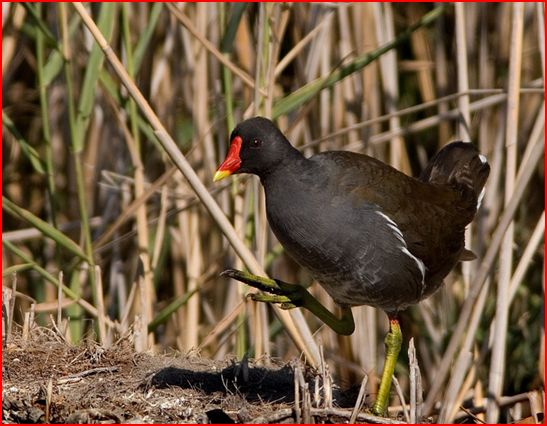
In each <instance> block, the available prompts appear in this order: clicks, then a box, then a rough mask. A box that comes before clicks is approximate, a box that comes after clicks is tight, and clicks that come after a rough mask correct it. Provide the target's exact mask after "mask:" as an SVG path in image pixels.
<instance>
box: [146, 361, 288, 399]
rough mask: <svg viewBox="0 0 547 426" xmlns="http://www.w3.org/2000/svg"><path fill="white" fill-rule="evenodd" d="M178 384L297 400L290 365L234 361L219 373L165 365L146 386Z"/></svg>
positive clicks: (258, 396) (254, 395) (207, 391)
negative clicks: (247, 364)
mask: <svg viewBox="0 0 547 426" xmlns="http://www.w3.org/2000/svg"><path fill="white" fill-rule="evenodd" d="M172 386H178V387H180V388H183V389H196V390H200V391H202V392H204V393H205V394H211V393H213V392H221V393H239V394H242V395H244V396H245V398H246V399H247V401H250V402H253V401H261V402H285V403H290V402H293V401H294V373H293V369H292V368H291V367H290V366H284V367H282V368H280V369H276V370H272V369H266V368H262V367H256V366H253V367H251V366H247V367H245V366H242V365H231V366H229V367H227V368H225V369H223V370H222V371H220V372H218V373H213V372H210V371H193V370H188V369H184V368H177V367H166V368H162V369H161V370H159V371H157V372H155V373H154V374H152V375H151V376H150V377H148V378H147V380H146V381H145V382H144V383H143V387H145V388H150V387H155V388H168V387H172Z"/></svg>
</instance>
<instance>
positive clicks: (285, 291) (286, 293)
mask: <svg viewBox="0 0 547 426" xmlns="http://www.w3.org/2000/svg"><path fill="white" fill-rule="evenodd" d="M220 275H221V276H223V277H230V278H233V279H235V280H238V281H241V282H242V283H245V284H248V285H250V286H251V287H255V288H258V289H259V290H262V291H265V292H267V293H271V294H252V295H251V298H252V299H253V300H256V301H257V302H265V303H279V304H280V306H281V308H283V309H292V308H296V307H300V308H305V309H307V310H308V311H310V312H311V313H312V314H314V315H315V316H316V317H317V318H319V319H320V320H321V321H323V322H324V323H325V324H326V325H328V326H329V327H330V328H332V329H333V330H334V331H335V332H336V333H338V334H343V335H350V334H351V333H353V331H354V330H355V322H354V320H353V314H352V313H351V308H350V307H342V316H341V317H340V318H338V317H337V316H336V315H334V314H333V313H332V312H330V311H329V310H328V309H327V308H325V307H324V306H323V305H322V304H321V303H320V302H319V301H318V300H317V299H316V298H315V297H313V296H312V295H311V294H310V293H309V292H308V290H306V289H305V288H304V287H302V286H301V285H298V284H290V283H286V282H284V281H281V280H273V279H271V278H264V277H259V276H257V275H253V274H250V273H248V272H243V271H239V270H237V269H227V270H226V271H224V272H222V273H221V274H220Z"/></svg>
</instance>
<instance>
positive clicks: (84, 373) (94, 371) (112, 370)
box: [57, 365, 120, 385]
mask: <svg viewBox="0 0 547 426" xmlns="http://www.w3.org/2000/svg"><path fill="white" fill-rule="evenodd" d="M119 369H120V368H119V367H118V366H115V365H114V366H112V367H96V368H91V369H89V370H84V371H81V372H79V373H75V374H71V375H69V376H65V377H61V378H60V379H58V380H57V384H59V385H61V384H64V383H71V382H77V381H79V380H81V379H82V378H84V377H87V376H91V375H92V374H100V373H115V372H116V371H118V370H119Z"/></svg>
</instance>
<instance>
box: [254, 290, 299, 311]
mask: <svg viewBox="0 0 547 426" xmlns="http://www.w3.org/2000/svg"><path fill="white" fill-rule="evenodd" d="M250 297H251V299H252V300H254V301H255V302H264V303H279V305H280V308H281V309H294V308H298V307H300V306H302V303H301V302H300V301H297V300H296V298H291V297H289V296H280V295H272V294H258V293H253V294H251V295H250Z"/></svg>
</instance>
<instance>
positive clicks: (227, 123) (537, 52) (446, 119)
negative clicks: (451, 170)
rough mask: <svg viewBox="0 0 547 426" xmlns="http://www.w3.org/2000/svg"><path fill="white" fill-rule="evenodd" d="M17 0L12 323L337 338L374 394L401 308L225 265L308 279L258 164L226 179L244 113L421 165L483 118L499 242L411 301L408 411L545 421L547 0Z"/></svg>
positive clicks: (479, 228) (304, 145) (150, 346)
mask: <svg viewBox="0 0 547 426" xmlns="http://www.w3.org/2000/svg"><path fill="white" fill-rule="evenodd" d="M2 7H3V18H2V29H3V40H2V52H3V54H2V75H3V78H2V89H3V104H2V123H3V132H2V137H3V144H2V147H3V149H2V151H3V162H2V170H3V180H2V193H3V197H2V207H3V224H4V226H3V232H2V243H3V253H2V266H3V286H2V288H3V296H4V305H5V306H6V307H7V310H6V313H7V327H8V330H11V329H12V328H13V327H15V324H19V325H20V326H22V327H23V331H25V330H27V332H28V329H29V328H30V327H32V326H33V324H37V325H40V326H48V327H53V328H55V329H56V330H57V332H58V333H60V334H61V335H63V336H64V338H65V339H66V340H67V341H69V342H71V343H74V344H76V343H78V342H80V341H82V340H85V339H95V340H97V341H99V342H100V343H101V344H102V345H104V346H110V345H112V343H113V342H114V341H116V339H117V338H118V337H119V336H126V335H130V336H131V338H132V341H133V342H134V347H135V349H136V350H137V351H155V352H163V351H166V350H168V349H177V350H180V351H182V352H188V351H197V352H199V353H200V354H201V356H203V357H207V358H212V359H224V358H225V357H226V356H227V354H236V355H237V356H238V357H239V358H243V357H244V356H250V357H252V358H255V359H257V360H259V361H260V362H263V363H268V359H269V358H270V357H275V358H280V359H284V360H291V359H294V358H302V359H305V360H306V361H307V362H308V363H310V364H312V365H316V366H319V365H323V364H322V362H321V360H322V359H323V358H324V361H325V363H326V364H327V365H328V367H329V369H330V371H331V372H332V373H333V375H334V377H335V379H334V380H335V382H336V383H338V385H339V386H342V387H344V386H348V387H349V386H351V385H358V384H359V383H363V384H364V388H366V394H367V395H368V396H369V397H373V396H374V394H375V392H376V387H377V384H378V375H379V372H380V368H381V362H382V359H383V335H384V333H385V332H386V330H387V320H386V318H385V314H384V313H383V312H380V311H377V310H375V309H372V308H369V307H359V308H354V314H355V317H356V324H357V327H356V332H355V333H354V334H353V335H352V336H350V337H341V336H338V335H336V334H335V333H334V332H332V331H331V330H330V329H328V328H327V327H325V326H322V325H321V324H320V323H319V322H318V321H317V319H316V318H315V317H312V316H310V315H308V314H307V313H306V312H300V311H299V310H294V311H289V312H287V311H282V310H280V309H279V308H277V307H274V306H266V305H264V304H257V303H254V302H252V301H250V300H248V299H246V298H245V295H246V294H247V292H248V291H249V289H247V288H244V287H243V285H241V284H238V283H236V282H228V281H226V280H225V279H223V278H220V277H219V273H220V272H221V271H222V270H224V269H225V268H227V267H236V268H243V267H245V268H247V269H248V270H249V271H251V272H253V273H257V274H268V275H270V276H272V277H276V278H280V279H283V280H285V281H288V282H299V283H302V284H309V283H311V278H310V277H309V275H307V273H306V272H305V271H304V270H302V269H301V268H300V267H298V265H296V264H295V263H294V262H293V261H292V260H291V259H290V258H288V257H287V256H286V255H285V254H284V253H283V250H282V248H281V246H280V245H279V243H278V242H277V241H276V240H275V237H274V236H273V234H272V233H271V231H270V229H269V227H268V224H267V220H266V214H265V204H264V195H263V192H262V188H261V186H260V185H259V183H258V181H257V179H256V178H254V177H248V176H237V177H234V178H232V179H231V180H230V181H228V182H226V183H224V182H222V183H219V184H213V183H212V176H213V174H214V171H215V170H216V167H217V166H218V165H219V164H220V162H221V161H222V159H223V158H224V156H225V154H226V150H227V146H228V135H229V133H230V131H231V129H232V128H233V127H234V125H235V124H237V123H238V122H239V121H241V120H242V119H244V118H247V117H251V116H254V115H263V116H268V117H272V118H274V119H276V121H277V123H278V125H279V126H280V128H281V129H282V130H283V131H284V132H285V133H286V134H287V136H288V138H289V139H290V140H291V141H292V142H293V143H294V144H295V145H296V146H297V147H298V148H299V149H301V150H302V151H303V152H304V153H305V154H306V155H311V154H313V153H316V152H320V151H324V150H332V149H338V150H352V151H357V152H362V153H366V154H369V155H372V156H374V157H377V158H379V159H381V160H382V161H384V162H387V163H389V164H391V165H392V166H394V167H396V168H398V169H400V170H403V171H404V172H405V173H408V174H413V175H415V176H416V175H418V174H419V173H420V171H421V170H422V169H423V168H424V167H425V165H426V163H427V160H428V158H430V157H431V156H432V155H433V154H434V153H435V152H436V151H437V150H438V149H439V148H440V147H442V146H443V145H445V144H446V143H448V142H450V141H452V140H466V141H473V142H474V143H475V144H476V146H477V147H479V149H480V151H481V152H482V153H483V154H484V155H485V156H486V157H487V158H488V160H489V163H490V165H491V167H492V170H491V174H490V178H489V181H488V183H487V188H486V194H485V197H484V199H483V201H482V206H481V208H480V210H479V212H478V214H477V218H476V219H475V221H474V222H473V224H472V226H470V227H469V229H468V231H467V245H468V247H469V248H471V249H472V250H473V251H474V252H475V253H476V254H477V255H478V260H476V261H475V262H468V263H466V264H464V265H462V267H458V268H456V269H455V270H454V271H453V273H451V274H450V275H449V277H448V278H447V279H446V281H445V286H444V287H443V289H442V290H440V291H439V292H438V293H437V294H435V295H434V296H433V297H431V298H430V299H428V300H426V301H424V302H422V303H421V304H420V305H419V306H415V307H412V308H410V309H408V310H407V311H406V312H405V313H404V314H403V315H402V324H403V334H404V335H405V336H406V339H408V338H410V337H413V339H414V344H415V345H416V349H415V352H416V353H415V356H416V360H414V361H413V362H412V363H411V364H410V367H409V360H408V358H406V356H402V357H401V359H400V361H399V364H398V367H397V374H396V378H397V380H398V385H397V386H396V388H397V389H396V390H394V392H392V403H391V408H390V414H392V415H397V414H401V415H402V413H403V412H405V410H404V408H405V406H406V405H405V402H404V401H402V400H404V399H405V398H406V400H407V401H411V402H412V403H411V406H412V407H411V410H410V412H409V413H407V415H408V416H410V417H409V419H412V420H417V421H420V419H422V418H426V419H429V420H430V421H434V422H437V421H438V422H454V421H462V419H467V420H472V421H476V422H484V421H487V422H492V423H495V422H509V421H515V420H520V419H522V418H524V417H530V418H531V419H532V420H533V421H541V420H542V418H541V416H542V413H541V407H542V406H543V404H539V408H538V403H537V401H538V400H539V401H542V400H543V398H544V395H543V391H542V390H541V389H543V378H544V328H543V326H544V322H543V296H544V249H543V245H542V244H540V243H541V242H542V239H543V234H544V222H545V216H544V194H545V192H544V168H543V158H544V144H543V140H544V117H545V108H544V79H545V66H544V64H545V61H544V58H545V40H544V37H545V35H544V5H543V3H519V4H516V3H515V4H513V3H482V4H481V3H456V4H444V5H438V4H434V3H430V4H425V3H413V4H404V3H403V4H400V3H394V4H392V3H359V4H357V3H355V4H353V3H313V4H307V3H292V4H291V3H287V4H282V3H252V4H247V3H169V4H167V3H165V4H164V3H132V4H124V3H119V4H117V3H93V4H81V3H59V4H54V3H49V4H34V3H24V4H23V3H11V4H3V6H2ZM312 289H313V293H314V294H315V295H316V296H317V297H318V298H319V299H320V300H321V301H322V302H323V303H324V304H325V305H326V306H327V307H330V308H334V305H333V302H332V301H331V300H330V299H329V298H328V296H327V295H326V294H325V293H324V292H323V291H322V289H321V288H320V287H319V286H318V285H313V286H312ZM7 338H8V339H9V333H8V334H7ZM406 339H405V342H407V343H408V340H406ZM411 358H414V356H411ZM418 366H419V368H418ZM420 372H421V373H420ZM416 374H418V376H419V378H420V380H419V381H418V382H419V383H418V389H416V386H417V383H416ZM364 377H366V379H364ZM422 391H423V395H422ZM409 392H410V394H409ZM422 396H423V399H422ZM355 415H356V414H355ZM354 418H355V417H354Z"/></svg>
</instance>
